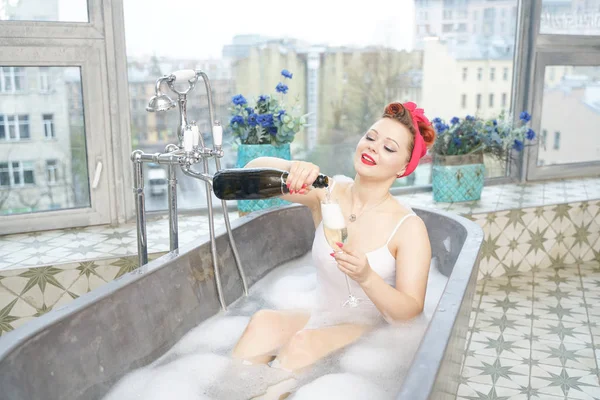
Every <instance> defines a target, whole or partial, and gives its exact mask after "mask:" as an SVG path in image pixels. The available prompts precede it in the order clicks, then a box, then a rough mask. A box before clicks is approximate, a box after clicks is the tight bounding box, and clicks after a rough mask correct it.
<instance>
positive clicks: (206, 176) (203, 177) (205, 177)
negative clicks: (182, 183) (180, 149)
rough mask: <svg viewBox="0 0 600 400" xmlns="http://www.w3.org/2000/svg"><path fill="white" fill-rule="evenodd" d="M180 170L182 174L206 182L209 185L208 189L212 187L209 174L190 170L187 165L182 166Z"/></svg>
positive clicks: (211, 178)
mask: <svg viewBox="0 0 600 400" xmlns="http://www.w3.org/2000/svg"><path fill="white" fill-rule="evenodd" d="M181 170H182V171H183V173H184V174H186V175H188V176H191V177H192V178H196V179H200V180H201V181H204V182H206V183H207V184H208V185H209V190H210V189H212V180H213V177H212V176H211V175H209V174H204V173H200V172H196V171H192V170H191V169H190V166H189V165H184V166H182V167H181Z"/></svg>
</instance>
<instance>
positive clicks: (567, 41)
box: [513, 0, 600, 182]
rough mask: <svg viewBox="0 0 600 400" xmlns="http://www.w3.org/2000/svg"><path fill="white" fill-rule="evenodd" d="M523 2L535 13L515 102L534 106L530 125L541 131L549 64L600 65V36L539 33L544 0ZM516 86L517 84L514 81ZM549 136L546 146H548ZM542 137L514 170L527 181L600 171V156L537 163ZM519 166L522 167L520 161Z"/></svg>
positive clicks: (524, 0)
mask: <svg viewBox="0 0 600 400" xmlns="http://www.w3.org/2000/svg"><path fill="white" fill-rule="evenodd" d="M522 2H523V3H525V5H527V6H528V8H525V12H526V13H528V14H529V15H530V16H532V25H531V26H530V30H529V32H526V35H525V38H526V40H525V41H524V42H523V43H524V44H525V45H526V48H528V52H527V53H526V55H527V59H525V60H522V61H523V62H522V64H521V68H522V69H521V70H522V71H524V73H523V74H522V75H521V77H520V80H521V82H520V84H521V85H522V86H523V88H522V89H521V90H520V93H519V96H517V99H516V100H517V101H516V102H515V104H517V105H520V106H521V107H520V109H526V110H531V115H532V118H531V127H532V129H533V130H534V131H535V132H537V133H539V132H540V131H541V122H542V115H541V113H542V109H543V104H542V101H543V96H544V79H545V70H546V67H551V66H559V65H570V66H600V53H598V42H599V41H600V36H599V35H566V34H540V33H539V31H540V23H541V12H542V0H522ZM516 70H518V69H516ZM513 87H515V86H514V84H513ZM516 87H519V86H516ZM515 118H518V116H515ZM547 140H548V139H546V147H548V142H547ZM540 141H541V138H540V135H537V137H536V139H535V142H534V145H533V146H529V147H528V150H527V151H525V152H524V154H523V156H522V157H521V159H522V164H521V169H520V171H515V173H514V174H513V176H515V177H518V178H520V180H521V181H523V182H524V181H534V180H547V179H561V178H575V177H581V176H594V175H597V174H598V172H597V171H599V170H600V160H596V161H586V162H573V163H566V164H554V165H538V161H537V160H538V154H539V145H540V143H539V142H540ZM553 147H554V145H553ZM516 167H519V165H517V166H516Z"/></svg>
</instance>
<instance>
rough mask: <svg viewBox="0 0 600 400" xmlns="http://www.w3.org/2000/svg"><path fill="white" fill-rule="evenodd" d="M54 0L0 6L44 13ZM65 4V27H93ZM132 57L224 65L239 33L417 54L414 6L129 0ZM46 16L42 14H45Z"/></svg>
mask: <svg viewBox="0 0 600 400" xmlns="http://www.w3.org/2000/svg"><path fill="white" fill-rule="evenodd" d="M48 1H51V0H0V19H1V18H3V17H2V15H3V8H4V6H6V5H7V4H8V5H15V4H17V3H21V4H26V5H27V6H28V7H37V6H39V5H40V4H47V5H48V6H50V4H51V3H40V2H48ZM54 1H56V2H58V14H59V18H58V19H59V20H60V21H77V22H83V21H87V1H86V0H54ZM123 3H124V9H125V31H126V33H125V39H126V44H127V55H128V56H141V55H152V54H156V55H158V56H166V57H173V58H193V59H211V58H220V57H221V54H222V49H223V46H224V45H226V44H230V43H231V40H232V38H233V36H235V35H238V34H240V35H241V34H258V35H262V36H268V37H274V38H296V39H302V40H305V41H307V42H309V43H314V44H326V45H332V46H338V45H349V46H353V45H354V46H368V45H386V46H389V47H394V48H397V49H407V50H410V49H411V47H412V41H413V32H414V0H368V1H365V2H358V3H354V4H352V3H351V2H350V1H349V0H344V1H341V0H295V1H289V0H288V1H285V0H208V1H207V0H123ZM40 11H41V12H43V11H42V10H40Z"/></svg>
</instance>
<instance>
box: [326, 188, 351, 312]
mask: <svg viewBox="0 0 600 400" xmlns="http://www.w3.org/2000/svg"><path fill="white" fill-rule="evenodd" d="M321 215H322V216H323V231H324V232H325V238H326V239H327V243H329V246H331V248H332V249H333V248H335V247H337V246H336V243H342V244H346V242H347V240H348V229H347V228H346V218H345V217H344V214H343V213H342V208H341V207H340V205H339V203H338V202H337V201H335V200H333V199H331V198H327V199H325V200H323V201H321ZM337 253H343V252H342V251H337ZM344 277H345V278H346V287H347V289H348V300H346V301H345V302H344V303H343V304H342V306H343V307H357V306H358V304H359V302H360V299H359V298H357V297H355V296H354V295H353V294H352V291H351V290H350V281H349V280H348V275H346V274H344Z"/></svg>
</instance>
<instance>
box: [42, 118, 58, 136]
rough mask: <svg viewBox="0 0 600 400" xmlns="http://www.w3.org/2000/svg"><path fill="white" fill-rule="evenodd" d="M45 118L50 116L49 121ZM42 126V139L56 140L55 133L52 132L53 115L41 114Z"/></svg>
mask: <svg viewBox="0 0 600 400" xmlns="http://www.w3.org/2000/svg"><path fill="white" fill-rule="evenodd" d="M46 116H50V119H47V118H46ZM42 124H43V126H44V137H45V138H46V139H54V138H56V131H55V130H54V115H53V114H42Z"/></svg>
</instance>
